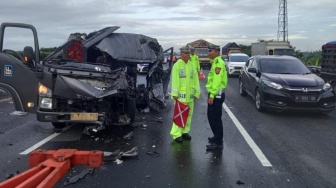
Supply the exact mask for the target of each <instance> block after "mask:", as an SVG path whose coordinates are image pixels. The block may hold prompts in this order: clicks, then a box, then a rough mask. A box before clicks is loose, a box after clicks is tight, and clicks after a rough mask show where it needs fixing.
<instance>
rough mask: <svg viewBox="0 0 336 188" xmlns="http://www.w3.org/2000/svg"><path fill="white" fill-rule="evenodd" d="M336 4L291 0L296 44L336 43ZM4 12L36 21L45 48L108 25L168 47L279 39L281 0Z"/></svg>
mask: <svg viewBox="0 0 336 188" xmlns="http://www.w3.org/2000/svg"><path fill="white" fill-rule="evenodd" d="M335 8H336V4H335V0H318V1H316V0H288V2H287V11H288V33H289V37H288V38H289V41H290V42H291V44H292V45H293V46H294V47H296V49H297V50H301V51H315V50H320V49H321V46H322V45H323V44H325V43H326V42H330V41H335V40H336V14H335ZM0 10H1V11H0V21H1V22H21V23H27V24H32V25H34V26H35V27H36V29H37V32H38V36H39V42H40V47H56V46H59V45H61V44H63V43H64V42H65V41H66V40H67V38H68V36H69V34H70V33H74V32H85V33H89V32H91V31H94V30H99V29H102V28H104V27H106V26H120V27H121V28H120V29H119V30H117V31H116V32H123V33H124V32H125V33H137V34H144V35H147V36H150V37H154V38H156V39H157V40H158V41H159V42H160V44H161V45H162V47H163V48H164V49H165V48H169V47H174V48H179V47H180V46H182V45H185V44H186V43H189V42H193V41H195V40H198V39H205V40H207V41H209V42H211V43H214V44H217V45H220V46H221V47H222V46H224V45H225V44H227V43H228V42H236V43H238V44H245V45H250V44H251V43H252V42H257V40H258V39H265V40H270V39H274V40H276V39H277V32H278V13H279V0H239V1H226V0H188V1H183V0H167V1H164V0H66V1H62V0H55V1H51V0H1V1H0ZM17 42H18V41H17ZM175 51H177V49H175Z"/></svg>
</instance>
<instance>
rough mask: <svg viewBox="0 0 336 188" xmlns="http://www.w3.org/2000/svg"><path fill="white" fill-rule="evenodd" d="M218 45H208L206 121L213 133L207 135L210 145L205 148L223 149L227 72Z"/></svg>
mask: <svg viewBox="0 0 336 188" xmlns="http://www.w3.org/2000/svg"><path fill="white" fill-rule="evenodd" d="M219 53H220V47H219V46H210V47H209V50H208V56H209V58H210V59H211V63H212V65H211V69H210V71H209V74H208V82H207V84H206V89H207V91H208V111H207V115H208V121H209V124H210V127H211V130H212V133H213V134H214V137H209V138H208V139H209V142H210V145H206V148H207V150H216V149H223V123H222V108H223V107H222V105H223V102H224V100H225V92H224V91H225V88H226V85H227V72H226V69H225V62H224V61H223V60H222V58H221V56H220V54H219Z"/></svg>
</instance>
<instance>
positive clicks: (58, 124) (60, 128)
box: [52, 122, 66, 133]
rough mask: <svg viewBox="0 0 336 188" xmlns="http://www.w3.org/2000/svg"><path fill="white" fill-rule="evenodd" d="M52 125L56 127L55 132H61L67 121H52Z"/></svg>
mask: <svg viewBox="0 0 336 188" xmlns="http://www.w3.org/2000/svg"><path fill="white" fill-rule="evenodd" d="M52 125H53V126H54V128H55V132H57V133H59V132H61V131H62V129H63V128H64V127H65V126H66V123H59V122H52Z"/></svg>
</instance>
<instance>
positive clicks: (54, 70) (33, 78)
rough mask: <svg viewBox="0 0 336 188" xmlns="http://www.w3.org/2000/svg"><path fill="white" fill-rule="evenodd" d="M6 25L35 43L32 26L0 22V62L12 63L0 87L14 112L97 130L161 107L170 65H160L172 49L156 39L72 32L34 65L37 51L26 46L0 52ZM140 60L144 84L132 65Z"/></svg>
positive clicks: (110, 29)
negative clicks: (144, 68) (144, 67)
mask: <svg viewBox="0 0 336 188" xmlns="http://www.w3.org/2000/svg"><path fill="white" fill-rule="evenodd" d="M6 27H19V28H20V27H21V28H25V29H31V30H32V31H33V35H34V41H35V49H39V46H38V40H37V33H36V30H35V28H34V26H32V25H28V24H17V23H3V24H2V25H1V41H0V43H1V45H0V48H1V49H0V50H1V52H0V64H2V66H11V67H12V69H11V71H12V74H11V76H10V77H9V76H7V77H6V76H1V77H0V88H2V89H4V90H6V91H7V92H8V93H10V94H11V96H12V98H13V102H14V104H15V108H16V110H18V111H26V112H33V113H36V114H37V119H38V120H39V121H42V122H51V123H52V124H53V126H54V127H55V128H57V129H62V128H63V127H65V126H66V125H67V124H68V123H90V124H94V125H97V127H96V129H95V130H100V129H104V128H105V126H107V125H124V124H131V123H132V122H133V121H134V119H135V114H136V109H137V108H138V110H140V109H143V108H146V107H148V106H149V107H150V108H151V109H154V110H157V111H159V110H160V109H162V108H165V107H166V104H165V96H166V93H167V88H168V84H169V79H170V73H171V67H172V63H171V62H170V63H169V67H168V69H164V68H163V65H162V62H163V54H164V52H167V51H170V53H171V54H172V53H173V48H170V49H168V50H165V51H163V49H162V47H161V45H160V44H159V43H158V41H157V40H156V39H154V38H151V37H148V36H144V35H141V34H130V33H115V31H116V30H117V29H118V28H119V27H117V26H113V27H106V28H104V29H101V30H98V31H94V32H92V33H90V34H88V35H86V34H81V33H74V34H71V35H70V36H69V39H68V41H67V42H66V43H65V44H63V45H62V46H60V47H58V48H57V49H56V50H55V51H54V52H53V53H51V54H50V55H49V56H48V57H46V58H45V59H44V60H43V61H42V63H38V62H40V61H39V50H35V51H33V50H32V47H30V46H26V47H25V48H24V51H23V54H24V57H19V58H13V57H14V55H13V54H9V53H8V52H12V53H13V52H14V51H13V50H8V49H7V50H6V51H4V50H3V40H4V39H5V38H4V30H5V28H6ZM17 56H20V55H17ZM145 63H146V64H149V70H148V74H147V76H146V82H147V84H146V85H138V86H137V85H136V84H137V72H136V66H137V64H145ZM19 76H20V78H19ZM22 77H24V78H25V81H22ZM19 80H20V81H19ZM36 91H38V92H36Z"/></svg>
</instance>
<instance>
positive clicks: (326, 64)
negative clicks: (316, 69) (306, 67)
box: [320, 41, 336, 92]
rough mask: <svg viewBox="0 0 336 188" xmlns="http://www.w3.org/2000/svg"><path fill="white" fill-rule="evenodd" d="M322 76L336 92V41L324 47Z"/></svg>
mask: <svg viewBox="0 0 336 188" xmlns="http://www.w3.org/2000/svg"><path fill="white" fill-rule="evenodd" d="M320 76H321V78H323V79H324V80H325V81H326V82H328V83H330V85H331V87H332V88H333V90H334V92H335V91H336V41H331V42H328V43H326V44H324V45H322V61H321V70H320Z"/></svg>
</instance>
